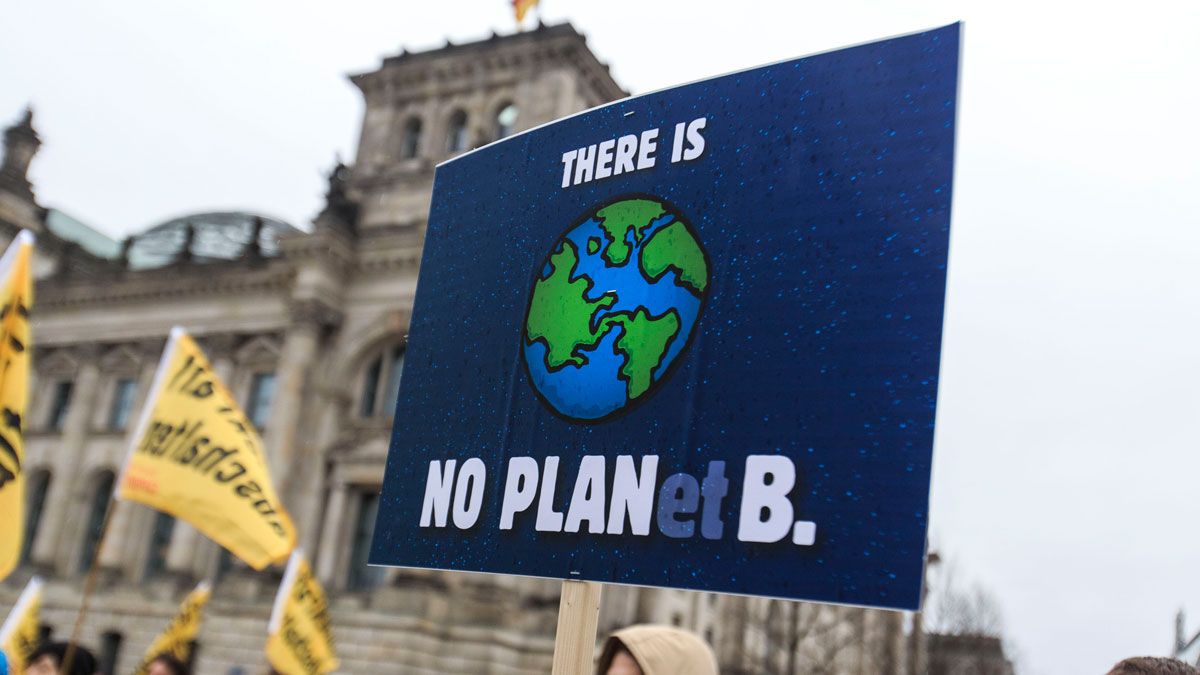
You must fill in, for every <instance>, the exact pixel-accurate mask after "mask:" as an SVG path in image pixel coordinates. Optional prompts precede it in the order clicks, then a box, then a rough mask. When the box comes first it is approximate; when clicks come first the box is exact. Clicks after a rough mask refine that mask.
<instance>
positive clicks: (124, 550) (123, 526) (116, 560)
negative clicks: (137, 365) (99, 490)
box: [100, 340, 165, 572]
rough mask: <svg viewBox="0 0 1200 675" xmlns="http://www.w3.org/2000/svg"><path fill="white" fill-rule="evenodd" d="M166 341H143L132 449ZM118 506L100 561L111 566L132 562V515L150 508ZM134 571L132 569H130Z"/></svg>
mask: <svg viewBox="0 0 1200 675" xmlns="http://www.w3.org/2000/svg"><path fill="white" fill-rule="evenodd" d="M164 346H165V342H162V341H159V340H154V341H149V342H146V343H144V344H142V345H140V350H139V351H141V353H142V357H143V361H142V369H141V372H140V373H139V374H138V395H137V399H136V400H135V401H134V406H133V409H132V410H131V412H130V415H129V422H128V425H127V428H126V432H125V447H126V448H127V449H128V448H129V447H130V446H132V445H133V440H134V439H133V437H134V435H135V434H137V432H138V428H137V425H138V422H139V421H140V420H141V415H142V410H143V408H145V407H146V403H147V401H148V399H149V396H150V387H151V386H152V385H153V383H154V374H155V372H157V370H158V362H159V357H160V356H161V354H162V350H163V347H164ZM117 478H118V479H120V470H119V469H118V475H117ZM113 508H114V509H116V510H115V511H113V515H112V522H111V523H109V526H108V527H109V532H108V537H107V538H106V539H105V541H104V548H103V549H102V550H101V551H100V565H101V567H104V568H107V569H113V568H118V567H122V566H123V565H128V564H132V563H133V561H131V560H129V559H128V558H129V556H128V552H129V551H130V549H131V548H132V547H131V544H132V542H131V541H130V540H129V537H130V533H129V528H130V519H131V518H132V516H133V512H134V509H137V508H146V507H139V506H137V505H135V504H131V503H128V502H117V503H116V504H114V505H113ZM127 571H128V572H133V570H132V569H129V570H127Z"/></svg>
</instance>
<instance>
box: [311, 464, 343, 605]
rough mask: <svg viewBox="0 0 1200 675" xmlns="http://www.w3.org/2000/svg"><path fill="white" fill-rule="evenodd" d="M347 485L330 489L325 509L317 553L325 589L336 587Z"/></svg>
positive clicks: (318, 567) (319, 571) (319, 573)
mask: <svg viewBox="0 0 1200 675" xmlns="http://www.w3.org/2000/svg"><path fill="white" fill-rule="evenodd" d="M346 493H347V490H346V485H345V484H344V483H340V482H339V483H337V484H336V485H331V486H330V489H329V505H328V507H327V508H326V509H325V522H324V524H323V525H322V527H321V547H320V550H318V551H317V552H316V554H317V556H316V558H317V578H318V579H320V580H321V583H322V584H324V585H325V588H327V589H331V588H333V587H334V583H333V575H334V574H335V573H336V571H337V554H338V549H339V548H340V546H339V545H338V544H339V541H338V540H339V537H338V536H337V535H338V533H339V532H341V530H342V528H343V527H344V526H345V525H344V523H343V521H344V520H345V517H346Z"/></svg>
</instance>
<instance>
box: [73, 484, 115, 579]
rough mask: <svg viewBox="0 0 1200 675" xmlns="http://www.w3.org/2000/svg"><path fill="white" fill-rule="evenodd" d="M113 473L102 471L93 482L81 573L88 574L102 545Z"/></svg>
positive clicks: (80, 560)
mask: <svg viewBox="0 0 1200 675" xmlns="http://www.w3.org/2000/svg"><path fill="white" fill-rule="evenodd" d="M113 481H114V477H113V472H111V471H102V472H100V475H98V476H96V478H95V480H94V481H92V485H94V486H95V488H93V489H94V490H95V491H94V492H92V499H91V501H90V502H89V503H88V513H87V523H86V524H85V525H84V527H85V528H86V529H84V531H83V548H82V549H80V551H79V572H80V574H82V573H84V572H87V570H88V567H90V566H91V564H92V558H93V557H94V556H95V555H96V547H97V546H98V545H99V544H100V534H101V532H102V531H103V530H104V516H105V513H106V512H107V511H108V500H109V499H110V498H111V497H112V491H113Z"/></svg>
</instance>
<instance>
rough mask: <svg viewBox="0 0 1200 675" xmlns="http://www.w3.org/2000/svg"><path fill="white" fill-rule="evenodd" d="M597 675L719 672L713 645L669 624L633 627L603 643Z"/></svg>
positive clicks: (709, 674) (689, 674)
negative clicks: (711, 646)
mask: <svg viewBox="0 0 1200 675" xmlns="http://www.w3.org/2000/svg"><path fill="white" fill-rule="evenodd" d="M596 675H717V659H716V657H715V656H714V655H713V652H712V648H710V647H709V646H708V644H707V643H705V642H704V640H701V639H700V638H699V637H698V636H697V635H695V634H693V633H689V632H688V631H685V630H680V629H678V628H671V627H670V626H630V627H629V628H623V629H621V630H619V631H617V632H615V633H613V634H612V636H611V637H609V638H608V641H607V642H606V643H605V644H604V650H603V651H602V652H601V653H600V661H599V662H597V666H596Z"/></svg>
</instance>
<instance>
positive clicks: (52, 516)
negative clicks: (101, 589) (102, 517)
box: [33, 345, 117, 574]
mask: <svg viewBox="0 0 1200 675" xmlns="http://www.w3.org/2000/svg"><path fill="white" fill-rule="evenodd" d="M78 355H79V359H80V366H79V370H78V372H76V374H75V383H74V385H73V386H72V390H71V401H70V403H69V405H70V408H69V409H68V410H67V417H66V420H64V422H63V432H62V441H61V443H60V444H59V447H58V455H59V460H58V461H57V462H55V464H56V465H57V466H58V467H59V468H60V469H63V468H68V467H70V468H71V469H74V470H73V471H61V470H60V471H58V475H57V477H58V479H59V480H60V481H61V483H60V485H61V484H64V483H65V484H66V485H68V486H69V489H68V491H67V494H66V495H63V494H62V493H61V492H59V494H57V495H54V497H53V498H52V499H47V501H46V512H45V514H44V515H43V516H42V518H43V521H42V524H41V525H40V527H39V529H40V530H41V536H39V537H38V540H37V542H36V545H35V547H34V551H33V559H34V561H35V562H36V563H38V564H40V565H44V566H46V567H49V568H53V569H55V570H57V571H58V572H59V573H60V574H63V573H67V572H69V571H70V570H71V567H72V565H73V563H74V562H75V560H74V559H73V558H72V555H73V554H74V553H76V552H77V550H78V549H77V548H76V547H75V546H71V545H70V544H73V543H75V542H73V541H72V539H71V537H74V536H76V535H78V534H80V533H82V531H83V528H84V527H86V524H87V523H86V521H87V513H86V510H85V511H84V515H83V517H82V518H74V519H71V518H69V515H70V511H71V509H72V508H73V507H74V506H75V505H79V504H82V505H84V508H85V509H86V505H87V502H88V500H89V499H90V498H91V496H92V492H93V490H94V486H93V485H92V483H91V479H92V477H93V476H92V470H93V469H95V468H97V467H92V466H88V464H87V461H86V458H85V457H84V454H83V445H84V443H85V442H86V441H87V437H88V432H89V431H90V429H89V427H90V426H91V424H90V423H91V419H92V407H93V406H94V405H95V402H96V393H97V389H98V384H99V382H100V366H99V362H98V360H99V356H100V352H99V349H98V348H97V347H95V346H91V345H89V346H88V347H86V348H82V349H80V350H79V352H78ZM116 468H117V467H113V470H114V471H115V470H116ZM51 489H53V486H51Z"/></svg>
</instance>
